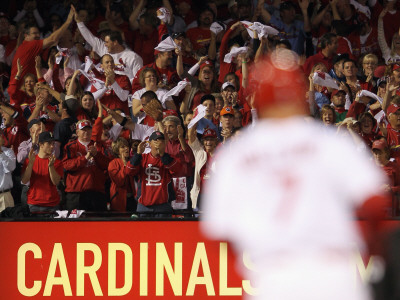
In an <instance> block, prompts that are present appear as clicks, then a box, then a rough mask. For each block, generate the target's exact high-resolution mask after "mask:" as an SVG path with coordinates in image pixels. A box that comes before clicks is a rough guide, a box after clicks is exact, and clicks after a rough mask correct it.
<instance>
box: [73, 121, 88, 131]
mask: <svg viewBox="0 0 400 300" xmlns="http://www.w3.org/2000/svg"><path fill="white" fill-rule="evenodd" d="M85 127H90V128H92V124H91V123H90V121H88V120H80V121H79V122H78V123H77V124H76V129H79V130H81V129H83V128H85Z"/></svg>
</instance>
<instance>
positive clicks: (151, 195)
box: [127, 153, 182, 206]
mask: <svg viewBox="0 0 400 300" xmlns="http://www.w3.org/2000/svg"><path fill="white" fill-rule="evenodd" d="M165 160H166V161H167V163H166V164H164V163H163V162H162V161H161V158H160V157H154V156H153V155H152V154H151V153H146V154H142V155H139V154H135V155H134V156H133V157H132V159H131V161H130V162H128V164H127V167H128V168H129V174H130V175H131V176H134V175H138V176H139V178H140V179H141V181H142V195H141V196H140V198H139V200H138V202H139V203H141V204H143V205H144V206H151V205H157V204H163V203H167V202H168V184H169V183H170V182H171V179H172V175H174V174H176V173H177V172H179V170H180V169H181V168H182V165H181V164H180V163H179V161H178V160H176V159H174V158H172V157H171V156H169V154H168V153H165V154H164V156H163V161H164V162H165Z"/></svg>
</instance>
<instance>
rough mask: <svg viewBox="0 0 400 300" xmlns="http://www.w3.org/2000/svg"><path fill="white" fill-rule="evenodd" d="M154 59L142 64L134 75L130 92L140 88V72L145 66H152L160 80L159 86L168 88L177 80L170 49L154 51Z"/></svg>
mask: <svg viewBox="0 0 400 300" xmlns="http://www.w3.org/2000/svg"><path fill="white" fill-rule="evenodd" d="M155 53H156V59H155V61H154V62H153V63H151V64H148V65H145V66H143V68H141V69H140V70H139V71H138V72H137V73H136V75H135V78H133V81H132V94H133V93H135V92H136V91H138V90H140V89H142V88H143V87H142V85H141V84H140V73H141V72H142V71H143V70H144V69H145V68H149V67H150V68H153V69H154V70H156V72H157V75H158V77H159V78H160V80H161V83H160V84H159V87H161V88H165V89H168V90H169V89H170V88H172V87H173V86H175V85H176V84H177V83H178V82H179V76H178V74H177V72H176V69H174V68H173V67H172V51H165V52H160V51H155Z"/></svg>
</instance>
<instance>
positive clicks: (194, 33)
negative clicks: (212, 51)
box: [186, 7, 215, 56]
mask: <svg viewBox="0 0 400 300" xmlns="http://www.w3.org/2000/svg"><path fill="white" fill-rule="evenodd" d="M214 19H215V15H214V12H213V11H212V10H211V8H209V7H205V8H203V10H202V11H201V12H200V15H199V18H198V19H197V23H198V26H197V27H194V28H191V29H189V30H188V31H187V32H186V35H187V37H188V38H189V40H190V42H191V43H192V45H193V50H194V51H196V52H197V53H198V54H199V56H204V55H207V53H208V46H209V45H210V41H211V31H210V26H211V24H212V23H213V22H214Z"/></svg>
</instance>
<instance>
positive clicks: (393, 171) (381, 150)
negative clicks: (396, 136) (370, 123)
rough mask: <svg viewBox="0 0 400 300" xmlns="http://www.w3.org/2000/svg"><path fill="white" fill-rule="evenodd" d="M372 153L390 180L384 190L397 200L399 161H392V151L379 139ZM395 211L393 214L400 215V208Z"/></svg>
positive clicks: (399, 173) (399, 172) (399, 189)
mask: <svg viewBox="0 0 400 300" xmlns="http://www.w3.org/2000/svg"><path fill="white" fill-rule="evenodd" d="M372 153H373V155H374V159H375V163H376V165H377V166H379V167H381V168H382V169H383V171H384V172H385V173H386V175H387V177H388V179H389V183H388V184H386V185H384V186H383V188H384V190H385V192H389V193H390V194H391V195H392V199H393V200H395V197H396V195H398V193H399V192H400V166H399V164H398V163H397V161H395V160H394V161H393V160H391V159H390V149H389V146H388V144H387V142H386V141H385V140H384V139H378V140H375V141H374V142H373V144H372ZM395 210H396V211H395V212H393V213H395V214H396V215H398V212H399V207H395Z"/></svg>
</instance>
